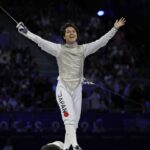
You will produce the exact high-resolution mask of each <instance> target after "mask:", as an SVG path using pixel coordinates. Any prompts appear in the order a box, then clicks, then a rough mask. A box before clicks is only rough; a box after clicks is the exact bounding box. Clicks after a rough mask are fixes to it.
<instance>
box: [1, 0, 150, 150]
mask: <svg viewBox="0 0 150 150" xmlns="http://www.w3.org/2000/svg"><path fill="white" fill-rule="evenodd" d="M0 5H1V6H2V7H3V8H4V9H6V10H7V11H8V12H9V13H10V14H11V15H12V16H13V17H14V18H15V19H16V20H17V21H18V22H20V21H22V22H23V23H24V24H25V25H26V26H27V28H28V29H29V30H30V31H31V32H33V33H35V34H37V35H39V36H41V37H43V38H44V39H47V40H49V41H52V42H55V43H62V42H63V39H62V37H61V35H60V27H61V26H62V25H63V24H64V23H66V22H67V21H72V22H74V23H75V24H76V25H77V26H78V28H79V32H80V35H79V41H78V42H79V44H83V43H87V42H92V41H94V40H96V39H98V38H99V37H101V36H102V35H103V34H105V33H106V32H107V31H109V30H110V29H111V28H112V27H113V24H114V22H115V20H116V19H119V18H121V17H125V18H126V20H127V22H126V25H125V26H124V27H122V28H121V29H120V30H119V31H118V32H117V34H116V35H115V37H114V38H113V39H111V40H110V41H109V43H108V44H107V45H106V46H105V47H103V48H101V50H99V51H98V52H97V53H96V54H93V55H90V56H89V57H87V58H86V61H85V66H84V69H85V70H84V71H85V72H84V75H85V77H86V78H87V79H89V80H90V81H92V82H94V83H96V85H83V104H82V106H83V107H82V116H81V121H80V124H79V129H78V142H79V144H80V145H81V147H83V149H86V150H91V149H92V150H99V149H101V150H103V149H105V150H110V149H111V150H133V149H139V150H141V149H143V150H146V149H149V148H150V145H149V140H150V61H149V60H150V48H149V43H150V39H149V33H150V28H149V27H150V19H149V18H150V2H149V0H92V1H87V0H45V1H39V2H38V1H34V0H31V1H26V0H12V1H9V0H1V1H0ZM57 76H58V70H57V64H56V60H55V58H54V57H53V56H50V55H48V54H47V53H45V52H43V51H41V49H40V48H39V47H38V46H37V45H36V44H35V43H33V42H31V41H30V40H28V39H26V38H25V37H23V36H21V35H20V34H19V33H18V31H17V29H16V24H15V23H14V22H13V21H12V20H11V19H10V18H9V17H8V16H7V15H6V14H4V12H3V11H2V10H0V150H27V149H29V150H31V149H32V150H40V147H41V146H42V145H44V144H46V143H48V142H53V141H55V140H61V141H63V138H64V126H63V122H62V120H61V116H60V112H59V109H58V106H57V103H56V100H55V88H56V83H57ZM7 145H11V146H9V147H8V146H7ZM96 147H97V148H96Z"/></svg>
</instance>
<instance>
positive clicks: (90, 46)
mask: <svg viewBox="0 0 150 150" xmlns="http://www.w3.org/2000/svg"><path fill="white" fill-rule="evenodd" d="M125 22H126V20H125V18H123V17H122V18H121V19H119V20H116V21H115V23H114V26H113V28H112V29H111V30H110V31H109V32H107V33H106V34H105V35H103V36H102V37H101V38H99V39H98V40H96V41H94V42H91V43H87V44H84V45H83V46H84V49H85V51H84V55H85V57H86V56H88V55H90V54H93V53H95V52H96V51H97V50H99V49H100V48H102V47H104V46H105V45H106V44H107V43H108V42H109V40H110V39H111V38H112V37H114V35H115V34H116V32H117V31H118V29H119V28H120V27H122V26H124V25H125Z"/></svg>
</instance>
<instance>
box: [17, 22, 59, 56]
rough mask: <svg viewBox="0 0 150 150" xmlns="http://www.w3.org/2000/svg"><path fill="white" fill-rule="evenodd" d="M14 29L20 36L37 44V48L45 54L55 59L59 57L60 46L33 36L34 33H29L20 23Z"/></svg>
mask: <svg viewBox="0 0 150 150" xmlns="http://www.w3.org/2000/svg"><path fill="white" fill-rule="evenodd" d="M16 28H17V29H18V32H19V33H20V34H22V35H23V36H25V37H27V38H28V39H30V40H32V41H33V42H35V43H36V44H38V46H39V47H40V48H41V49H42V50H44V51H45V52H47V53H49V54H51V55H53V56H55V57H57V56H58V55H59V53H60V49H61V45H60V44H56V43H53V42H50V41H47V40H44V39H42V38H41V37H39V36H37V35H35V34H34V33H32V32H30V31H29V30H28V29H27V27H26V26H25V25H24V24H23V23H22V22H20V23H18V24H17V26H16Z"/></svg>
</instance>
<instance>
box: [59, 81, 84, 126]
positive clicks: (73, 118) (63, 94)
mask: <svg viewBox="0 0 150 150" xmlns="http://www.w3.org/2000/svg"><path fill="white" fill-rule="evenodd" d="M56 99H57V103H58V105H59V107H60V110H61V115H62V119H63V121H64V124H72V125H74V127H76V128H77V127H78V123H79V119H80V115H81V105H82V84H81V83H80V84H79V86H78V87H77V88H76V89H75V90H74V91H70V89H67V88H66V87H65V86H64V85H63V83H62V81H61V80H59V81H58V84H57V87H56Z"/></svg>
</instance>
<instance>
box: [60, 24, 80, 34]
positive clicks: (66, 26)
mask: <svg viewBox="0 0 150 150" xmlns="http://www.w3.org/2000/svg"><path fill="white" fill-rule="evenodd" d="M68 27H73V28H74V29H75V30H76V32H77V35H79V30H78V28H77V26H76V25H75V24H74V23H72V22H67V23H65V24H64V25H63V26H62V27H61V35H62V36H64V35H65V30H66V28H68Z"/></svg>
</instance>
